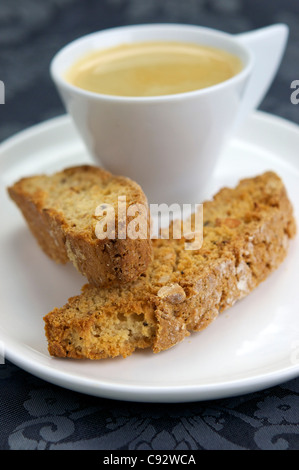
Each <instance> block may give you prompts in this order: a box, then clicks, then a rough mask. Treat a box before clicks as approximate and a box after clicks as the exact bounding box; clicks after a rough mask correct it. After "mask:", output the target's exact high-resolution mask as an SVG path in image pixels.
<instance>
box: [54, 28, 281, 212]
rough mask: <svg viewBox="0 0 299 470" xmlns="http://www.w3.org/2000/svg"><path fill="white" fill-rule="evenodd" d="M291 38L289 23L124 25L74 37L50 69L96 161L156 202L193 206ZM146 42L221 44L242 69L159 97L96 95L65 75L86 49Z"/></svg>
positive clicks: (270, 76) (267, 86)
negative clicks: (234, 27)
mask: <svg viewBox="0 0 299 470" xmlns="http://www.w3.org/2000/svg"><path fill="white" fill-rule="evenodd" d="M287 37H288V28H287V26H286V25H284V24H276V25H272V26H268V27H265V28H262V29H259V30H256V31H252V32H248V33H244V34H239V35H231V34H227V33H224V32H221V31H217V30H213V29H210V28H205V27H199V26H191V25H181V24H149V25H137V26H124V27H119V28H113V29H107V30H103V31H99V32H96V33H92V34H89V35H87V36H84V37H82V38H79V39H76V40H75V41H73V42H71V43H70V44H68V45H67V46H65V47H64V48H63V49H61V50H60V51H59V52H58V53H57V54H56V55H55V57H54V58H53V60H52V62H51V66H50V72H51V76H52V78H53V80H54V82H55V84H56V86H57V89H58V92H59V94H60V96H61V98H62V101H63V103H64V105H65V108H66V110H67V112H68V113H69V114H70V116H72V118H73V121H74V123H75V126H76V128H77V130H78V132H79V134H80V135H81V137H82V139H83V141H84V142H85V145H86V148H87V149H88V151H89V153H90V155H91V156H92V159H93V161H94V163H95V164H97V165H100V166H103V167H104V168H106V169H107V170H109V171H111V172H112V173H115V174H122V175H125V176H128V177H130V178H132V179H133V180H135V181H137V182H138V183H139V184H140V185H141V186H142V188H143V190H144V192H145V193H146V195H147V197H148V200H149V202H150V203H152V204H161V203H166V204H172V203H179V204H182V203H188V204H194V203H199V202H201V201H200V199H201V194H202V193H203V189H204V187H205V185H206V183H207V181H208V180H209V178H212V175H213V170H214V169H215V166H216V164H217V160H218V158H219V156H220V155H221V152H222V150H223V147H224V145H225V144H226V143H227V141H228V139H229V138H230V137H231V136H232V135H233V133H234V132H235V130H236V128H237V126H239V125H240V123H242V122H243V120H244V119H245V118H246V116H247V115H248V114H249V113H250V112H251V111H252V110H254V109H255V108H256V107H257V106H258V105H259V103H260V102H261V100H262V99H263V97H264V96H265V94H266V92H267V90H268V88H269V86H270V85H271V83H272V80H273V79H274V77H275V75H276V72H277V69H278V67H279V65H280V62H281V59H282V56H283V53H284V49H285V46H286V42H287ZM141 41H142V42H144V41H180V42H190V43H197V44H200V45H205V46H211V47H216V48H219V49H224V50H226V51H228V52H230V53H232V54H234V55H236V56H238V57H239V58H240V59H241V61H242V63H243V68H242V70H241V71H240V72H239V73H237V74H236V75H235V76H233V77H232V78H230V79H228V80H226V81H223V82H221V83H218V84H217V85H213V86H210V87H207V88H204V89H200V90H196V91H191V92H186V93H179V94H173V95H164V96H156V97H122V96H111V95H104V94H99V93H93V92H89V91H86V90H83V89H81V88H79V87H76V86H74V85H72V84H71V83H69V82H68V81H67V80H66V79H65V74H66V72H67V70H68V69H69V67H70V66H71V65H73V63H74V62H75V61H77V60H78V59H79V58H81V57H82V56H84V55H85V54H87V53H89V52H92V51H95V50H100V49H106V48H109V47H113V46H117V45H120V44H123V43H132V42H141ZM240 158H242V156H240Z"/></svg>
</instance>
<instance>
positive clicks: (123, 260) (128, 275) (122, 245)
mask: <svg viewBox="0 0 299 470" xmlns="http://www.w3.org/2000/svg"><path fill="white" fill-rule="evenodd" d="M74 172H78V173H80V172H81V173H85V174H91V173H93V174H94V173H95V172H96V174H97V177H98V178H99V180H101V181H105V180H107V181H109V182H111V180H113V182H114V181H115V184H116V185H117V184H119V186H120V195H121V188H123V187H124V186H127V187H129V188H130V191H131V192H132V194H133V195H134V201H131V202H132V203H139V204H142V205H143V206H144V207H146V208H148V205H147V200H146V196H145V194H144V193H143V191H142V189H141V188H140V186H139V185H138V184H137V183H135V182H134V181H132V180H130V179H128V178H125V177H122V176H113V175H111V174H110V173H109V172H107V171H105V170H103V169H101V168H96V167H93V166H90V165H80V166H76V167H72V168H68V169H65V170H63V171H62V172H60V173H59V174H61V176H62V177H65V178H68V176H69V175H70V174H73V173H74ZM38 178H39V176H35V177H31V178H30V177H29V178H22V179H21V180H19V181H18V182H16V183H15V184H14V185H13V186H11V187H9V188H8V193H9V195H10V197H11V199H12V200H14V202H15V203H16V204H17V206H18V207H19V209H20V210H21V212H22V213H23V216H24V218H25V220H26V221H27V223H28V226H29V228H30V230H31V232H32V234H33V235H34V237H35V238H36V240H37V242H38V244H39V246H40V247H41V248H42V250H43V251H44V252H45V253H46V254H47V255H48V256H49V257H50V258H51V259H53V260H54V261H56V262H57V263H62V264H65V263H67V262H68V261H71V262H72V263H73V264H74V266H75V267H76V269H77V270H78V271H79V272H80V273H82V274H83V275H84V276H86V278H87V279H88V281H89V283H91V284H93V285H97V286H108V285H113V284H116V283H126V282H130V281H132V280H134V279H136V278H137V277H138V276H139V275H140V274H141V273H143V272H144V271H145V270H146V268H147V266H148V264H149V263H150V260H151V255H152V247H151V240H150V236H148V237H147V238H140V239H138V238H137V239H135V240H132V239H130V238H126V239H120V238H118V237H117V233H116V236H115V238H114V239H109V238H106V239H103V240H101V239H98V238H96V237H94V236H92V235H91V234H90V233H89V231H87V230H85V231H82V230H81V231H80V230H76V229H74V228H73V227H72V226H71V224H70V222H69V221H66V219H65V217H64V215H63V213H61V212H60V211H59V210H56V209H55V208H54V207H47V205H46V203H45V199H46V195H45V192H44V191H43V189H42V188H40V190H38V191H35V193H34V194H30V193H29V192H28V191H26V189H25V185H26V182H28V180H30V179H31V180H33V179H36V180H37V181H38ZM99 203H105V196H104V197H103V200H101V201H99ZM128 204H130V201H128ZM149 224H150V220H148V226H149Z"/></svg>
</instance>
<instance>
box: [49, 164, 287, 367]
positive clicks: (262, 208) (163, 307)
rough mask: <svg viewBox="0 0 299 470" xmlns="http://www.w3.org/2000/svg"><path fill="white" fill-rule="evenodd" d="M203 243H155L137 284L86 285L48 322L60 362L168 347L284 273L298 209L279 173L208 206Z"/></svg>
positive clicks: (52, 349)
mask: <svg viewBox="0 0 299 470" xmlns="http://www.w3.org/2000/svg"><path fill="white" fill-rule="evenodd" d="M203 215H204V232H203V245H202V247H201V249H199V250H197V251H190V250H186V249H185V240H184V239H183V238H182V239H174V238H173V239H170V240H166V239H157V240H153V252H154V256H153V261H152V262H151V264H150V266H149V268H148V269H147V271H146V272H145V273H144V274H142V275H141V276H140V277H139V279H138V280H136V281H134V282H133V283H131V284H130V285H128V284H127V285H123V286H117V287H113V288H105V289H99V288H96V287H92V286H91V285H86V286H85V287H84V288H83V290H82V293H81V295H78V296H76V297H73V298H71V299H69V301H68V303H67V304H66V305H65V306H64V307H62V308H55V309H54V310H53V311H52V312H50V313H49V314H47V315H46V316H45V317H44V320H45V332H46V337H47V340H48V349H49V353H50V354H51V355H53V356H57V357H71V358H89V359H101V358H108V357H116V356H119V355H122V356H123V357H126V356H128V355H130V354H131V353H133V351H135V350H136V349H138V348H151V349H152V350H153V351H154V352H155V353H158V352H160V351H163V350H165V349H168V348H170V347H172V346H174V345H176V344H177V343H179V342H180V341H182V340H183V339H184V338H185V337H186V336H188V335H189V334H190V332H192V331H200V330H202V329H203V328H205V327H207V326H208V325H209V324H210V323H211V322H212V321H213V320H214V319H215V318H216V317H217V316H218V314H219V313H220V312H222V311H223V310H225V309H227V308H229V307H231V306H232V305H233V304H234V303H235V302H236V301H237V300H239V299H241V298H243V297H244V296H246V295H247V294H249V293H250V292H251V291H252V290H253V289H254V288H255V287H256V286H257V285H258V284H259V283H260V282H262V281H264V280H265V279H266V278H267V277H268V276H269V274H270V273H271V272H272V271H273V270H274V269H276V268H277V267H278V266H279V265H280V263H281V262H282V261H283V259H284V257H285V256H286V254H287V249H288V245H289V239H291V238H292V237H293V236H294V235H295V231H296V229H295V221H294V218H293V213H292V206H291V203H290V201H289V199H288V196H287V193H286V190H285V188H284V185H283V183H282V181H281V179H280V178H279V177H278V176H277V175H276V174H274V173H272V172H267V173H265V174H263V175H261V176H257V177H255V178H250V179H245V180H242V181H241V182H240V183H239V185H238V186H237V187H236V188H235V189H230V188H224V189H222V190H220V191H219V192H218V194H216V196H215V197H214V198H213V200H212V201H208V202H206V203H204V207H203Z"/></svg>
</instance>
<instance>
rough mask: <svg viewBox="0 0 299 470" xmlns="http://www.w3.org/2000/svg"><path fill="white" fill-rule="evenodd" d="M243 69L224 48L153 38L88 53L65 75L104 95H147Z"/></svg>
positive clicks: (192, 86)
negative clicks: (152, 40)
mask: <svg viewBox="0 0 299 470" xmlns="http://www.w3.org/2000/svg"><path fill="white" fill-rule="evenodd" d="M241 69H242V63H241V60H240V59H239V58H238V57H237V56H235V55H232V54H230V53H228V52H227V51H224V50H221V49H215V48H212V47H206V46H201V45H197V44H191V43H183V42H182V43H180V42H164V41H155V42H140V43H131V44H122V45H119V46H117V47H113V48H109V49H104V50H98V51H94V52H92V53H88V54H87V55H85V56H83V57H82V58H81V59H80V60H78V61H77V62H75V63H74V64H73V65H72V67H71V68H70V69H69V70H68V71H67V74H66V79H67V81H69V82H70V83H71V84H73V85H75V86H77V87H79V88H83V89H84V90H87V91H91V92H95V93H101V94H104V95H114V96H127V97H128V96H131V97H147V96H148V97H149V96H161V95H172V94H177V93H185V92H188V91H194V90H199V89H202V88H206V87H210V86H212V85H215V84H217V83H220V82H223V81H225V80H228V79H229V78H231V77H233V76H234V75H236V74H237V73H238V72H239V71H240V70H241Z"/></svg>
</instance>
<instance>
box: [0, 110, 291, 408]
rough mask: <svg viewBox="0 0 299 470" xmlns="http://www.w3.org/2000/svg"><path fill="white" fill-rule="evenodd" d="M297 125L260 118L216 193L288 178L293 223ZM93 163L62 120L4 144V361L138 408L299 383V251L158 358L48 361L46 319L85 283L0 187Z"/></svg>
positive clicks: (0, 255) (225, 168)
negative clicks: (253, 181) (262, 179)
mask: <svg viewBox="0 0 299 470" xmlns="http://www.w3.org/2000/svg"><path fill="white" fill-rule="evenodd" d="M298 149H299V127H298V126H296V125H295V124H292V123H289V122H287V121H284V120H282V119H280V118H277V117H273V116H270V115H267V114H265V113H261V112H256V113H254V114H253V115H252V116H251V117H250V119H249V120H248V121H247V123H246V126H244V128H243V129H242V130H241V131H240V132H239V134H238V136H237V138H235V139H234V140H233V141H232V142H231V144H230V146H229V147H228V148H227V150H226V152H225V153H224V154H223V156H222V159H221V162H220V164H219V167H218V169H217V172H216V174H215V178H214V179H213V181H212V182H211V184H210V187H209V188H208V189H207V196H210V195H212V194H213V193H214V192H215V191H217V190H218V189H219V188H220V187H222V186H224V185H231V186H233V185H235V184H236V183H237V181H238V180H239V179H240V178H243V177H248V176H253V175H256V174H259V173H262V172H263V171H265V170H274V171H276V172H277V173H278V174H279V175H280V176H281V177H282V178H283V180H284V182H285V185H286V187H287V190H288V192H289V196H290V198H291V200H292V202H293V204H294V206H295V215H296V218H297V220H299V156H298ZM82 162H83V163H84V162H90V159H89V157H88V156H87V154H86V152H85V150H84V147H83V145H82V143H81V141H80V139H79V137H78V135H77V133H76V131H75V130H74V128H73V126H72V124H71V121H70V119H69V117H68V116H62V117H59V118H56V119H52V120H50V121H47V122H45V123H42V124H40V125H37V126H34V127H32V128H30V129H28V130H26V131H24V132H21V133H20V134H18V135H16V136H14V137H12V138H10V139H8V140H7V141H6V142H4V143H2V145H0V168H1V177H0V184H1V192H0V198H1V205H0V215H1V221H2V223H1V231H0V259H1V264H0V299H1V300H0V301H1V312H0V341H1V344H2V346H3V347H4V359H5V358H7V359H9V360H10V361H11V362H13V363H14V364H16V365H17V366H19V367H21V368H22V369H24V370H26V371H28V372H29V373H31V374H33V375H36V376H38V377H40V378H42V379H44V380H46V381H48V382H51V383H54V384H57V385H59V386H61V387H64V388H67V389H70V390H75V391H78V392H82V393H85V394H89V395H93V396H99V397H105V398H113V399H120V400H130V401H141V402H188V401H200V400H209V399H217V398H225V397H230V396H234V395H240V394H244V393H249V392H253V391H257V390H261V389H264V388H267V387H270V386H273V385H276V384H279V383H282V382H284V381H287V380H289V379H292V378H294V377H296V376H298V375H299V289H298V270H299V243H298V237H297V238H296V239H295V240H294V241H293V242H292V243H291V247H290V252H289V256H288V257H287V259H286V260H285V262H284V263H283V264H282V265H281V267H280V268H279V269H278V270H277V271H276V272H275V273H273V274H272V275H271V276H270V278H269V279H267V281H266V282H264V283H263V284H261V285H260V286H259V287H258V288H257V289H256V290H255V291H254V292H253V293H251V294H250V295H249V296H248V297H247V298H245V299H243V300H242V301H240V302H239V303H237V304H236V305H235V306H234V307H233V308H231V309H230V310H229V311H227V312H224V313H223V314H222V315H220V316H219V318H218V319H217V320H216V321H215V322H214V323H213V324H212V325H210V326H209V327H208V328H207V329H206V330H204V331H203V332H201V333H194V334H192V335H191V337H190V338H188V339H186V340H185V341H184V342H183V343H181V344H179V345H177V346H176V347H174V348H172V349H170V350H168V351H165V352H163V353H160V354H157V355H154V354H153V353H151V352H150V351H140V352H137V353H135V354H133V355H132V356H131V357H129V358H127V359H122V358H117V359H113V360H103V361H98V362H92V361H75V360H69V359H66V360H61V359H54V358H52V357H50V356H49V354H48V351H47V342H46V339H45V336H44V322H43V316H44V315H45V314H46V313H47V312H48V311H50V310H52V308H53V307H56V306H57V307H59V306H62V305H63V304H64V303H65V302H66V301H67V299H68V298H69V297H70V296H72V295H76V294H78V293H79V292H80V289H81V286H82V285H83V284H84V283H85V279H84V278H83V277H82V276H81V275H80V274H78V273H77V272H76V271H75V270H74V268H73V267H72V266H71V265H67V266H58V265H56V264H55V263H53V262H52V261H51V260H50V259H48V258H47V257H46V256H45V255H44V254H43V253H42V252H41V251H40V249H39V248H38V247H37V245H36V242H35V240H34V239H33V238H32V236H31V234H30V233H29V231H28V229H27V226H26V225H25V223H24V220H23V218H22V216H21V214H20V212H19V210H18V209H17V208H16V206H15V205H14V204H13V203H12V202H11V201H10V200H9V198H8V197H7V193H6V189H5V188H6V187H7V186H8V185H10V184H12V183H13V182H14V181H16V180H17V179H18V178H20V177H22V176H26V175H31V174H36V173H39V172H52V171H56V170H60V169H62V168H64V167H66V166H71V165H74V164H78V163H82Z"/></svg>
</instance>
